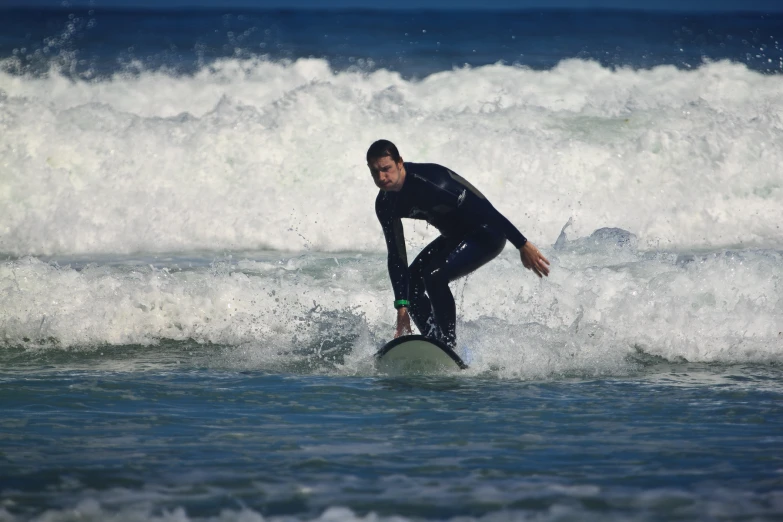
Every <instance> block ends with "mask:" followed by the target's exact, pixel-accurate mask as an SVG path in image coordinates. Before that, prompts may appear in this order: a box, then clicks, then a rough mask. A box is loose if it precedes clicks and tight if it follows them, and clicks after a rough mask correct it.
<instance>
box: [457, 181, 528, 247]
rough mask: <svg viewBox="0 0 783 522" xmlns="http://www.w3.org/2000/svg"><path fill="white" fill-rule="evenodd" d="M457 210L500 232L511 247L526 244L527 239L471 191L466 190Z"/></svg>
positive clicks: (485, 200) (484, 200) (490, 204)
mask: <svg viewBox="0 0 783 522" xmlns="http://www.w3.org/2000/svg"><path fill="white" fill-rule="evenodd" d="M464 194H465V196H464V197H463V198H462V201H461V202H459V203H458V208H459V209H460V210H461V211H462V212H466V213H467V214H470V215H471V216H473V217H474V218H476V219H479V220H481V221H484V222H485V223H487V224H488V225H489V226H490V227H492V228H494V229H495V230H500V231H502V232H503V235H505V236H506V239H508V240H509V241H510V242H511V244H512V245H514V246H515V247H516V248H522V247H523V246H525V243H527V238H526V237H525V236H523V235H522V232H520V231H519V230H518V229H517V227H515V226H514V225H513V224H512V223H511V221H509V220H508V219H507V218H506V216H504V215H503V214H501V213H500V212H498V210H497V209H496V208H495V207H493V206H492V203H490V202H489V201H488V200H487V199H486V198H483V197H479V196H477V195H476V194H475V193H474V192H473V191H471V190H466V191H465V192H464Z"/></svg>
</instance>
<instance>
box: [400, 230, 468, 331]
mask: <svg viewBox="0 0 783 522" xmlns="http://www.w3.org/2000/svg"><path fill="white" fill-rule="evenodd" d="M459 242H460V240H459V239H454V238H445V237H443V236H439V237H438V238H436V239H435V240H434V241H433V242H432V243H430V244H429V245H427V246H426V247H424V249H423V250H422V251H421V252H419V255H418V256H416V259H414V260H413V263H411V266H410V267H409V269H408V273H409V283H408V284H409V285H410V286H409V289H408V295H409V296H410V302H411V304H410V308H409V309H408V311H409V313H410V316H411V317H412V318H413V322H414V323H415V324H416V328H418V329H419V332H421V334H422V335H426V336H427V337H436V338H440V336H441V335H440V331H439V329H438V324H437V322H436V321H435V317H434V315H433V313H432V303H431V302H430V299H429V298H428V297H427V294H426V293H425V291H426V288H425V287H424V276H425V273H426V272H427V267H428V266H440V265H442V264H443V263H445V262H446V258H447V257H448V255H449V254H450V253H451V251H452V250H454V248H456V246H457V245H458V244H459Z"/></svg>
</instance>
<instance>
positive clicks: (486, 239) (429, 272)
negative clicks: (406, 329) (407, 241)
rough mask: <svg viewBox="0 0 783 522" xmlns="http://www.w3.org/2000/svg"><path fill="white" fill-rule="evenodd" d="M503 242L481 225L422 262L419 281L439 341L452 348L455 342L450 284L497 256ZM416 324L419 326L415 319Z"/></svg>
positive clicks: (454, 307)
mask: <svg viewBox="0 0 783 522" xmlns="http://www.w3.org/2000/svg"><path fill="white" fill-rule="evenodd" d="M505 244H506V238H505V237H504V236H503V235H502V234H499V233H496V232H494V231H491V230H489V229H487V228H485V227H481V228H479V229H478V230H476V231H474V232H472V233H470V234H469V235H467V236H466V237H464V238H462V240H461V241H459V243H457V244H456V245H455V246H454V247H453V248H449V249H445V248H441V249H440V250H439V251H438V252H437V255H432V256H430V258H429V260H428V261H429V262H427V263H426V264H424V265H423V267H424V268H423V271H422V275H421V280H422V281H423V283H424V288H425V289H426V291H427V295H428V296H429V302H430V306H431V317H432V318H433V319H434V322H435V324H436V325H437V326H438V329H439V330H440V338H441V340H442V341H443V342H445V343H446V344H448V345H449V346H451V347H452V348H453V347H455V346H456V344H457V333H456V327H457V307H456V304H455V303H454V296H453V295H452V293H451V290H450V289H449V283H450V282H451V281H454V280H455V279H459V278H460V277H463V276H466V275H468V274H469V273H471V272H473V271H474V270H476V269H477V268H479V267H480V266H482V265H484V264H486V263H488V262H489V261H491V260H492V259H494V258H495V257H497V255H498V254H500V252H502V251H503V247H504V246H505ZM441 246H442V247H445V246H447V245H445V244H443V245H441ZM449 246H450V245H449ZM444 250H445V254H446V255H445V256H444V255H443V254H444ZM418 259H419V258H417V259H416V260H417V261H418ZM414 263H415V261H414ZM414 320H415V319H414ZM416 326H419V323H418V322H417V323H416ZM419 330H421V327H420V326H419ZM422 332H423V330H422Z"/></svg>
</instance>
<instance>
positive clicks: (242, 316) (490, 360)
mask: <svg viewBox="0 0 783 522" xmlns="http://www.w3.org/2000/svg"><path fill="white" fill-rule="evenodd" d="M618 238H619V240H618ZM627 238H628V236H627V234H626V235H623V233H622V232H621V231H615V232H614V233H612V231H610V233H609V234H606V233H601V232H599V233H596V234H593V235H591V236H590V237H586V238H581V239H577V240H561V241H559V242H558V245H557V247H556V248H550V249H548V250H547V251H546V253H547V255H548V256H549V257H550V260H551V261H552V266H553V270H552V273H551V275H550V277H549V278H548V279H545V280H538V279H537V278H535V276H533V275H532V274H531V273H530V272H528V271H526V270H524V269H523V267H522V266H521V263H520V262H519V259H518V258H517V257H516V256H515V255H514V253H513V252H506V253H504V254H503V255H501V257H500V258H499V259H497V260H495V261H493V262H492V263H490V264H489V265H487V266H485V267H482V268H481V269H480V270H478V271H477V272H475V273H474V274H472V275H470V276H469V277H468V278H467V279H463V280H460V281H459V282H457V283H455V284H454V291H455V296H456V301H457V304H458V313H459V323H458V334H459V341H460V346H461V347H469V348H470V349H471V352H472V354H473V359H472V363H471V370H470V371H471V372H474V373H477V374H480V373H484V372H492V373H495V374H497V375H498V376H501V377H514V378H516V377H522V378H546V377H549V376H552V375H560V374H564V373H570V372H576V373H579V374H585V373H587V374H596V375H602V374H616V373H624V372H628V371H630V370H632V369H633V368H634V366H635V365H636V364H637V361H638V358H639V357H642V358H651V357H652V358H655V357H660V358H662V359H665V360H669V361H682V360H687V361H692V362H723V363H738V362H758V363H767V362H783V360H781V356H783V354H782V353H781V351H780V346H781V344H783V333H781V332H783V319H782V318H783V268H781V267H783V253H781V252H777V251H772V250H750V249H748V250H744V251H740V252H730V251H720V252H715V253H709V254H699V255H677V254H666V253H650V252H648V253H644V252H642V253H640V252H637V251H636V250H635V248H634V246H633V244H632V242H628V241H625V239H627ZM168 266H169V268H156V267H154V266H149V265H144V264H133V265H132V264H129V263H125V264H117V265H109V264H106V265H97V264H94V265H87V266H73V267H71V266H63V267H60V266H55V265H53V264H51V263H45V262H43V261H40V260H38V259H36V258H24V259H21V260H18V261H6V262H4V263H3V264H1V265H0V312H1V313H0V318H1V320H0V335H2V339H0V340H1V341H2V342H3V344H5V345H6V346H26V347H37V346H44V347H54V348H60V349H72V348H73V349H79V350H82V349H86V350H92V349H95V348H97V347H100V348H101V349H104V348H105V349H109V350H110V349H111V347H112V345H114V346H127V345H131V344H156V343H158V342H159V341H161V340H164V339H168V340H175V341H188V342H190V341H191V340H192V341H196V342H199V343H215V344H219V345H228V346H229V347H233V348H230V349H229V350H228V351H227V352H223V355H224V357H223V358H222V360H221V361H218V362H217V364H221V365H223V364H229V365H230V366H233V367H237V366H238V367H244V368H268V369H273V368H278V369H279V368H280V367H290V366H291V365H292V364H296V363H297V362H301V361H303V360H314V359H316V360H333V361H336V362H335V363H334V364H330V365H327V366H328V367H327V368H326V370H325V371H329V372H337V373H347V374H357V373H358V374H366V373H368V372H370V373H372V371H373V370H372V368H371V363H372V355H373V353H374V352H375V350H376V349H377V348H378V346H379V345H380V343H381V342H383V341H385V340H388V339H389V337H390V336H391V334H392V332H393V324H392V321H393V320H394V314H393V310H392V309H391V306H390V302H391V300H392V299H393V297H392V294H391V289H390V285H389V282H388V275H387V274H386V267H385V262H384V257H383V256H382V255H377V254H372V255H361V254H351V255H339V256H338V255H336V256H331V255H323V254H322V255H314V254H307V255H301V256H294V257H279V256H277V257H276V255H272V254H267V255H266V257H265V256H263V255H261V256H248V257H247V258H241V259H228V258H224V259H221V260H218V261H216V262H214V263H212V265H205V266H196V267H188V266H186V265H184V264H183V265H180V266H177V264H176V263H174V264H172V263H169V264H168ZM330 353H332V354H335V353H339V357H338V358H337V359H334V358H331V356H330Z"/></svg>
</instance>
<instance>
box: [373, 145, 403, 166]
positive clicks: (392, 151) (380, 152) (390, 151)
mask: <svg viewBox="0 0 783 522" xmlns="http://www.w3.org/2000/svg"><path fill="white" fill-rule="evenodd" d="M386 156H391V159H392V161H393V162H394V163H399V162H400V160H402V158H401V157H400V152H399V151H398V150H397V147H396V146H395V145H394V143H392V142H390V141H389V140H378V141H376V142H375V143H373V144H372V145H370V148H369V149H367V163H370V160H373V159H378V158H385V157H386Z"/></svg>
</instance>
